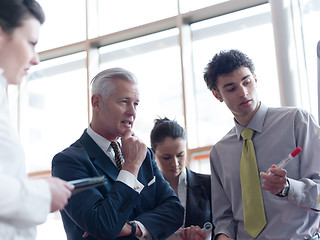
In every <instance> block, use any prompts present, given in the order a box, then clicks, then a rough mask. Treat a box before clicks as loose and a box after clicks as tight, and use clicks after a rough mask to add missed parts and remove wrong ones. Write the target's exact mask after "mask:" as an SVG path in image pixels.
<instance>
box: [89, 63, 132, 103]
mask: <svg viewBox="0 0 320 240" xmlns="http://www.w3.org/2000/svg"><path fill="white" fill-rule="evenodd" d="M115 78H121V79H124V80H127V81H129V82H133V83H135V84H137V78H136V77H135V75H134V74H133V73H131V72H130V71H128V70H126V69H123V68H109V69H106V70H104V71H102V72H100V73H98V74H97V75H96V76H95V77H94V78H93V79H92V80H91V85H92V88H91V94H92V95H94V94H99V95H101V96H102V97H107V96H109V95H110V94H111V93H112V92H113V90H114V88H115V87H114V84H113V81H112V80H114V79H115Z"/></svg>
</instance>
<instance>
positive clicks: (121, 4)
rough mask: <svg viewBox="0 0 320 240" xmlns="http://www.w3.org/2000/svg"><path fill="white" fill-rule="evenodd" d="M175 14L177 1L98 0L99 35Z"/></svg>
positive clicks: (176, 12)
mask: <svg viewBox="0 0 320 240" xmlns="http://www.w3.org/2000/svg"><path fill="white" fill-rule="evenodd" d="M177 14H178V3H177V0H161V1H159V0H136V1H132V0H117V1H112V0H109V1H108V0H99V2H98V16H99V35H105V34H109V33H113V32H117V31H121V30H124V29H127V28H132V27H136V26H139V25H143V24H147V23H150V22H154V21H157V20H161V19H164V18H168V17H173V16H176V15H177ZM90 37H94V36H90Z"/></svg>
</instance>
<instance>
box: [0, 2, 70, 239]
mask: <svg viewBox="0 0 320 240" xmlns="http://www.w3.org/2000/svg"><path fill="white" fill-rule="evenodd" d="M43 22H44V13H43V11H42V9H41V7H40V5H39V4H38V3H37V2H36V1H34V0H0V199H1V200H0V239H11V240H18V239H24V240H29V239H35V235H36V226H37V225H38V224H41V223H43V222H44V221H45V220H46V217H47V214H48V213H49V212H53V211H56V210H60V209H62V208H63V207H64V206H65V205H66V204H67V201H68V198H69V197H70V196H71V191H72V189H73V186H71V185H69V184H68V183H67V182H65V181H62V180H60V179H58V178H46V179H42V180H29V179H28V178H27V175H26V172H25V159H24V152H23V149H22V146H21V144H20V142H19V138H18V135H17V133H16V130H15V129H14V127H13V125H12V122H11V119H10V116H9V106H8V99H7V86H8V85H9V84H15V85H18V84H20V82H21V81H22V78H23V76H25V75H26V74H27V72H28V70H29V68H30V67H31V66H32V65H36V64H38V63H39V57H38V54H37V53H36V52H35V45H36V44H37V42H38V38H39V30H40V25H41V24H42V23H43Z"/></svg>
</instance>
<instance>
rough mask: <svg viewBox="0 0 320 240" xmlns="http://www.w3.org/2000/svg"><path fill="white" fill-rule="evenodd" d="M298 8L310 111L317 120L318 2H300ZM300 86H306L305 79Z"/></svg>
mask: <svg viewBox="0 0 320 240" xmlns="http://www.w3.org/2000/svg"><path fill="white" fill-rule="evenodd" d="M300 7H301V12H302V30H303V37H304V49H305V59H306V62H305V65H306V68H307V75H308V80H309V86H310V88H309V93H310V103H311V111H312V113H313V115H314V116H315V117H316V118H317V119H318V92H317V89H318V85H317V84H318V81H317V53H316V49H317V44H318V42H319V41H320V31H319V26H318V23H319V22H320V1H319V0H303V1H302V0H301V1H300ZM300 81H301V84H307V83H306V81H307V79H301V80H300Z"/></svg>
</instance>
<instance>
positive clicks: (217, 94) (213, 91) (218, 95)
mask: <svg viewBox="0 0 320 240" xmlns="http://www.w3.org/2000/svg"><path fill="white" fill-rule="evenodd" d="M212 94H213V96H215V98H216V99H218V100H219V101H220V102H223V99H222V97H221V95H220V93H219V91H216V90H214V89H213V90H212Z"/></svg>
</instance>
